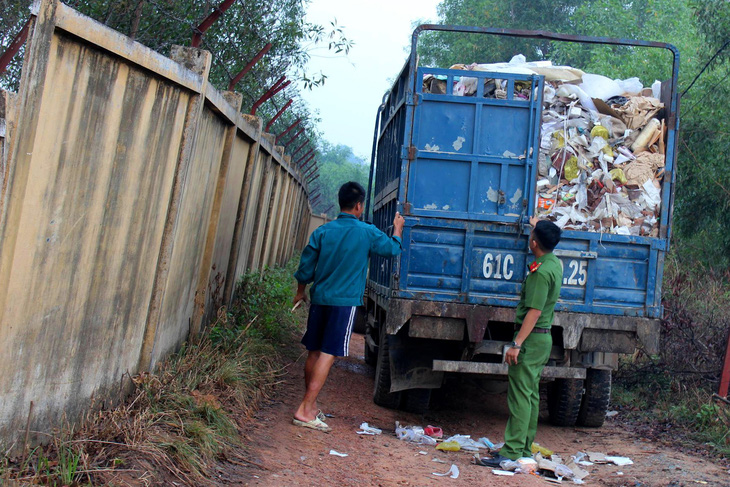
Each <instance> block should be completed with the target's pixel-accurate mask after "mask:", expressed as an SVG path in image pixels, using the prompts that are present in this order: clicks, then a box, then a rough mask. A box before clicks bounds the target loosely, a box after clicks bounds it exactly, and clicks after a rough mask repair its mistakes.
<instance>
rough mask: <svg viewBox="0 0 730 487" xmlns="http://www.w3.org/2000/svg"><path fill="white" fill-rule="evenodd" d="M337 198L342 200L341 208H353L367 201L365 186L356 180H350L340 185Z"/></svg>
mask: <svg viewBox="0 0 730 487" xmlns="http://www.w3.org/2000/svg"><path fill="white" fill-rule="evenodd" d="M337 198H338V199H339V200H340V209H341V210H351V209H353V208H355V205H356V204H358V203H362V202H363V201H365V188H363V187H362V186H361V185H360V184H359V183H356V182H355V181H350V182H349V183H345V184H343V185H342V186H340V191H339V192H338V193H337Z"/></svg>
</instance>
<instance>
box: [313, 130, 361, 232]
mask: <svg viewBox="0 0 730 487" xmlns="http://www.w3.org/2000/svg"><path fill="white" fill-rule="evenodd" d="M320 154H321V155H320V157H319V159H318V160H319V174H320V176H319V178H318V179H317V180H316V181H315V184H314V187H315V188H318V189H319V192H320V193H321V194H322V198H321V199H320V201H319V202H318V203H317V204H316V205H315V206H314V208H313V209H312V212H313V213H315V214H316V213H325V212H326V213H327V215H328V216H329V217H330V218H334V217H336V216H337V214H339V212H340V205H339V203H338V201H337V192H338V191H339V189H340V186H342V185H343V184H344V183H346V182H348V181H355V182H357V183H360V184H362V185H363V187H364V188H365V189H366V190H367V183H368V176H369V174H370V166H369V164H367V163H366V162H365V161H364V160H363V159H361V158H359V157H357V156H356V155H355V154H353V152H352V149H351V148H350V147H348V146H345V145H341V144H338V145H333V144H330V143H328V142H327V141H322V146H321V149H320Z"/></svg>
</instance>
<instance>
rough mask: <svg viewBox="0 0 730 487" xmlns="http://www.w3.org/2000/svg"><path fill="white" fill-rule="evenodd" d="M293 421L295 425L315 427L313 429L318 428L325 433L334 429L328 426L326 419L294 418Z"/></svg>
mask: <svg viewBox="0 0 730 487" xmlns="http://www.w3.org/2000/svg"><path fill="white" fill-rule="evenodd" d="M292 422H293V423H294V425H295V426H301V427H302V428H309V429H313V430H317V431H323V432H325V433H329V432H330V431H332V428H330V427H329V426H327V423H325V422H324V421H322V420H321V419H319V418H314V419H313V420H311V421H300V420H298V419H296V418H294V419H293V420H292Z"/></svg>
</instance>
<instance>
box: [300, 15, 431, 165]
mask: <svg viewBox="0 0 730 487" xmlns="http://www.w3.org/2000/svg"><path fill="white" fill-rule="evenodd" d="M439 3H440V0H389V1H388V0H370V1H365V0H311V3H310V4H309V7H308V13H307V20H308V21H309V22H316V23H318V24H321V25H325V26H329V23H330V21H332V20H334V19H335V18H336V19H337V24H338V25H340V26H343V27H344V30H345V35H346V37H347V38H348V39H350V40H353V41H355V46H354V47H353V48H352V49H351V50H350V54H349V55H348V56H347V57H344V56H342V55H338V56H336V57H335V55H334V54H332V53H330V52H328V51H326V50H318V51H314V52H313V53H312V59H311V61H310V65H309V68H308V70H307V72H308V73H312V72H319V71H320V70H321V71H322V72H323V73H324V74H325V75H326V76H327V80H326V82H325V84H324V86H321V87H317V88H314V89H313V90H312V91H309V90H303V97H304V99H305V100H306V101H307V102H308V103H309V105H310V107H311V108H312V110H314V111H318V112H319V116H320V118H321V120H322V121H321V123H320V124H319V128H320V130H321V131H322V132H323V136H324V138H325V139H326V140H327V141H329V142H331V143H333V144H344V145H348V146H350V147H352V149H353V152H354V153H355V154H356V155H358V156H360V157H363V158H364V159H365V160H366V161H368V162H369V161H370V152H371V148H372V143H373V130H374V125H375V116H376V114H377V111H378V106H380V102H381V101H382V99H383V94H384V93H385V91H386V90H388V89H389V88H390V82H389V81H391V80H394V79H395V77H396V76H397V75H398V73H400V70H401V68H402V67H403V65H404V63H405V61H406V58H407V56H408V52H407V50H406V46H409V45H410V42H411V34H412V33H413V23H414V22H415V21H418V22H419V23H429V22H435V21H436V6H437V5H438V4H439Z"/></svg>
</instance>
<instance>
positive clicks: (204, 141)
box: [151, 109, 228, 368]
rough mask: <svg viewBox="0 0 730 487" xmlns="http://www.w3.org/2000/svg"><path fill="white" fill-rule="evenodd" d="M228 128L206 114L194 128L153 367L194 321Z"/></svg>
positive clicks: (209, 113)
mask: <svg viewBox="0 0 730 487" xmlns="http://www.w3.org/2000/svg"><path fill="white" fill-rule="evenodd" d="M227 128H228V125H227V124H226V123H224V122H223V121H222V120H220V119H219V118H218V117H217V116H216V114H215V113H213V112H212V111H210V110H208V109H206V110H203V114H202V116H201V118H200V121H199V123H198V130H197V134H196V139H195V144H194V146H193V155H192V159H191V161H190V166H189V168H188V170H187V174H186V175H185V182H184V184H183V194H182V198H181V201H180V210H179V212H178V214H177V222H176V225H175V229H174V232H175V233H174V235H173V242H174V243H173V250H172V256H171V259H170V271H169V275H168V278H167V286H166V288H165V291H164V298H163V300H162V309H161V311H162V312H161V314H160V323H159V325H158V326H157V330H156V337H155V343H154V349H153V350H154V351H153V353H152V364H151V365H152V367H153V368H154V364H155V363H156V362H157V361H158V360H159V359H160V358H162V357H164V356H165V355H167V354H168V353H170V352H171V351H173V350H175V349H176V348H177V347H178V346H180V345H181V344H182V342H183V341H184V340H185V338H187V335H188V332H189V328H190V324H191V320H192V317H193V300H194V298H195V292H196V290H197V284H198V276H199V275H200V272H201V268H200V264H201V262H202V257H203V251H204V248H205V247H204V246H205V242H206V236H207V230H208V224H209V221H210V216H211V209H212V205H213V202H214V196H215V190H216V184H217V183H218V175H219V174H218V173H219V169H220V165H221V158H222V157H223V151H224V147H225V144H224V138H225V135H226V129H227Z"/></svg>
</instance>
